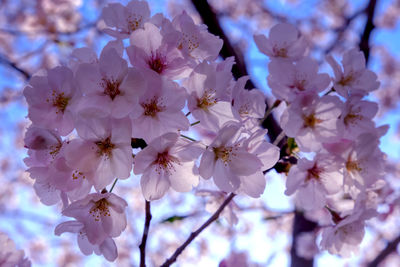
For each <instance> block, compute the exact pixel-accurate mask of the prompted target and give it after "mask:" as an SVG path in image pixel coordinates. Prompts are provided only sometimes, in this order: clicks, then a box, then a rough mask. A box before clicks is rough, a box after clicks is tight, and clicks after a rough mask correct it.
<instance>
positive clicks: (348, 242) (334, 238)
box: [254, 24, 387, 256]
mask: <svg viewBox="0 0 400 267" xmlns="http://www.w3.org/2000/svg"><path fill="white" fill-rule="evenodd" d="M254 39H255V42H256V44H257V46H258V48H259V50H260V51H261V52H262V53H264V54H266V55H267V56H269V57H270V59H271V61H270V63H269V65H268V69H269V76H268V78H267V81H268V85H269V86H270V88H271V90H272V93H273V95H274V96H275V97H276V98H277V99H278V100H280V101H283V102H285V103H286V108H285V110H284V112H283V114H282V116H281V119H280V123H281V126H282V128H283V131H284V133H285V134H286V135H287V136H288V137H289V138H292V139H294V141H295V143H296V144H297V146H298V149H299V150H300V152H305V153H299V154H298V153H296V152H295V151H293V149H292V150H291V151H289V152H290V153H292V154H295V155H296V156H297V157H298V161H297V165H294V166H292V167H291V168H290V171H289V172H288V175H287V181H286V191H285V194H286V195H293V194H295V195H296V205H297V206H298V207H299V208H301V209H303V210H305V211H307V212H318V211H320V210H321V209H325V210H326V211H327V212H328V213H329V214H330V217H331V224H330V225H329V226H326V227H323V228H322V240H321V244H320V245H321V247H322V248H323V249H327V250H328V251H329V252H331V253H334V254H339V255H342V256H348V255H351V252H355V251H357V248H358V245H359V244H360V243H361V241H362V238H363V236H364V225H365V220H367V219H369V218H371V217H373V216H375V214H376V206H377V203H376V200H375V199H376V196H377V193H376V191H377V190H378V189H379V188H381V187H382V178H383V174H384V154H383V153H382V152H381V150H380V149H379V138H380V137H381V136H382V135H384V134H385V132H386V130H387V128H386V127H384V126H383V127H376V126H375V123H374V121H373V117H374V116H375V115H376V113H377V111H378V106H377V104H376V103H374V102H371V101H368V100H365V97H366V96H367V95H368V93H369V92H371V91H373V90H376V89H378V87H379V82H378V81H377V76H376V74H375V73H373V72H372V71H370V70H368V69H366V62H365V58H364V55H363V53H362V52H360V51H358V50H357V49H351V50H349V51H347V52H345V53H344V55H343V59H342V62H341V64H339V63H338V62H337V61H336V60H335V59H334V58H333V57H332V56H331V55H329V56H328V57H327V58H326V60H327V62H328V63H329V65H330V66H331V67H332V70H333V73H334V76H333V77H330V76H329V75H328V74H326V73H319V72H318V63H317V62H316V61H315V60H313V59H312V58H311V57H310V56H309V55H308V50H309V49H308V45H307V42H306V41H305V40H304V38H303V37H302V36H301V35H300V33H299V32H298V30H297V29H296V28H295V27H294V26H292V25H289V24H278V25H276V26H274V27H273V28H272V29H271V31H270V34H269V37H268V38H267V37H265V36H263V35H256V36H255V37H254ZM344 202H346V203H347V204H346V205H344Z"/></svg>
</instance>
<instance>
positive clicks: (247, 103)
mask: <svg viewBox="0 0 400 267" xmlns="http://www.w3.org/2000/svg"><path fill="white" fill-rule="evenodd" d="M248 79H249V78H248V77H241V78H239V79H238V80H237V81H236V83H235V86H234V87H233V89H232V108H233V112H234V113H236V114H237V115H236V117H239V118H240V119H241V122H242V123H243V124H244V126H245V127H246V128H247V129H249V130H251V129H257V128H259V119H261V118H262V117H264V114H265V108H266V104H265V96H264V94H263V93H262V92H261V91H260V90H256V89H253V90H246V89H245V88H244V86H245V84H246V82H247V80H248Z"/></svg>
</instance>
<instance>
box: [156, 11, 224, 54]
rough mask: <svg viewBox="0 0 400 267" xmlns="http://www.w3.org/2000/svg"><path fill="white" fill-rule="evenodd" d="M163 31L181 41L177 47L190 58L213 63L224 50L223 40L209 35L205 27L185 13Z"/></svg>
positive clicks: (175, 18)
mask: <svg viewBox="0 0 400 267" xmlns="http://www.w3.org/2000/svg"><path fill="white" fill-rule="evenodd" d="M163 31H164V34H165V35H166V36H170V38H173V39H176V38H178V39H179V42H178V46H177V47H178V49H180V50H181V51H182V52H183V53H184V55H186V57H188V58H195V59H197V60H209V61H213V60H215V59H216V58H217V56H218V53H219V51H220V50H221V48H222V44H223V42H222V40H221V39H219V38H218V37H217V36H215V35H212V34H211V33H209V32H208V31H207V27H206V26H205V25H196V24H195V23H194V21H193V19H192V18H191V17H190V16H189V15H188V14H187V13H186V12H185V11H183V12H182V13H181V14H180V15H178V16H176V17H174V19H173V20H172V24H171V25H170V26H168V25H166V27H165V29H164V30H163Z"/></svg>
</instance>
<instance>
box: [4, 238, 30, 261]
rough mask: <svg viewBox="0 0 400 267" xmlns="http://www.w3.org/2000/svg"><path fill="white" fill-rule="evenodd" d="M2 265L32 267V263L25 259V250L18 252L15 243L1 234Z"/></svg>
mask: <svg viewBox="0 0 400 267" xmlns="http://www.w3.org/2000/svg"><path fill="white" fill-rule="evenodd" d="M0 244H1V245H0V248H1V249H0V265H1V266H4V267H30V266H31V262H30V260H29V259H28V258H25V253H24V251H23V250H17V249H16V248H15V244H14V242H13V241H12V240H11V239H10V238H9V237H8V236H7V235H6V234H4V233H1V232H0Z"/></svg>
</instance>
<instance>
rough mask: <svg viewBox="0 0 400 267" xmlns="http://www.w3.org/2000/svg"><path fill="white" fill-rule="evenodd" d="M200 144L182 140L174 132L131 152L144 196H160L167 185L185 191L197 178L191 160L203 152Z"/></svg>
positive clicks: (193, 184) (195, 169)
mask: <svg viewBox="0 0 400 267" xmlns="http://www.w3.org/2000/svg"><path fill="white" fill-rule="evenodd" d="M203 150H204V148H203V147H202V145H201V144H199V143H196V142H191V141H188V140H183V139H182V138H180V137H179V135H178V134H176V133H167V134H164V135H162V136H160V137H158V138H156V139H154V140H153V141H152V142H151V143H150V144H148V146H147V147H146V148H145V149H143V150H142V151H140V152H139V153H138V154H137V155H136V156H135V162H134V164H135V165H134V169H133V171H134V173H135V174H142V178H141V180H140V184H141V186H142V192H143V195H144V197H145V198H146V199H147V200H156V199H160V198H162V197H163V196H164V195H165V193H166V192H167V190H168V189H169V187H172V188H173V189H174V190H175V191H178V192H188V191H190V190H192V188H193V187H194V186H197V184H198V182H199V175H198V169H197V167H196V165H195V160H196V159H197V158H198V157H199V156H200V154H201V153H202V152H203Z"/></svg>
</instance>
